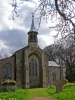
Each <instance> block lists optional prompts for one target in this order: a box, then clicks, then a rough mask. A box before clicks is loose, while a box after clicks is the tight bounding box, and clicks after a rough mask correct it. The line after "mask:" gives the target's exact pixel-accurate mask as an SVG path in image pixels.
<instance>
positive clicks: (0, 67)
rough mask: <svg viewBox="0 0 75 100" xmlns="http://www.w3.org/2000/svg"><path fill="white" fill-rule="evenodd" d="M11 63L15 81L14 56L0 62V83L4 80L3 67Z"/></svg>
mask: <svg viewBox="0 0 75 100" xmlns="http://www.w3.org/2000/svg"><path fill="white" fill-rule="evenodd" d="M7 63H9V64H10V65H11V68H12V79H14V56H11V57H8V58H5V59H2V60H0V82H2V81H3V80H4V79H3V75H4V73H3V67H4V66H5V64H7Z"/></svg>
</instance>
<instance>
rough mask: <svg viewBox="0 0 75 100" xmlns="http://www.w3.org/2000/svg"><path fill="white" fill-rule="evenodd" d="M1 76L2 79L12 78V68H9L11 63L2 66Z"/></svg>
mask: <svg viewBox="0 0 75 100" xmlns="http://www.w3.org/2000/svg"><path fill="white" fill-rule="evenodd" d="M3 74H4V76H3V78H4V79H12V68H11V64H6V65H5V66H4V67H3Z"/></svg>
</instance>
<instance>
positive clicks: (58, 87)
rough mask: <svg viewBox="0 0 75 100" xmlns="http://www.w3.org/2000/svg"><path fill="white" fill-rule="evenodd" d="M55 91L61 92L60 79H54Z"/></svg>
mask: <svg viewBox="0 0 75 100" xmlns="http://www.w3.org/2000/svg"><path fill="white" fill-rule="evenodd" d="M56 92H62V80H61V79H59V80H56Z"/></svg>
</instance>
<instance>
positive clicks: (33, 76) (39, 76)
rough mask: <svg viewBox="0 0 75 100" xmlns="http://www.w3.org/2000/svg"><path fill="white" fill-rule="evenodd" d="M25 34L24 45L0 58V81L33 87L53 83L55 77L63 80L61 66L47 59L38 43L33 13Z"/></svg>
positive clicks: (22, 86)
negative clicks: (25, 43)
mask: <svg viewBox="0 0 75 100" xmlns="http://www.w3.org/2000/svg"><path fill="white" fill-rule="evenodd" d="M27 34H28V45H27V46H26V47H24V48H22V49H20V50H18V51H16V52H15V53H14V54H13V55H12V56H11V57H8V58H5V59H1V60H0V83H1V82H3V81H4V80H7V79H12V80H15V81H16V82H17V84H18V86H19V87H21V88H34V87H48V86H50V85H55V81H56V79H62V80H63V69H62V67H61V66H59V65H58V64H57V63H55V62H53V61H49V56H48V55H47V54H46V53H45V52H44V51H43V50H42V49H41V48H40V47H39V45H38V38H37V35H38V32H37V31H36V30H35V28H34V15H32V24H31V29H30V31H29V32H28V33H27Z"/></svg>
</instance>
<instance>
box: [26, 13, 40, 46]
mask: <svg viewBox="0 0 75 100" xmlns="http://www.w3.org/2000/svg"><path fill="white" fill-rule="evenodd" d="M37 34H38V32H37V31H36V30H35V26H34V13H32V23H31V28H30V31H29V32H28V45H29V46H33V47H34V46H38V39H37Z"/></svg>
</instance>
